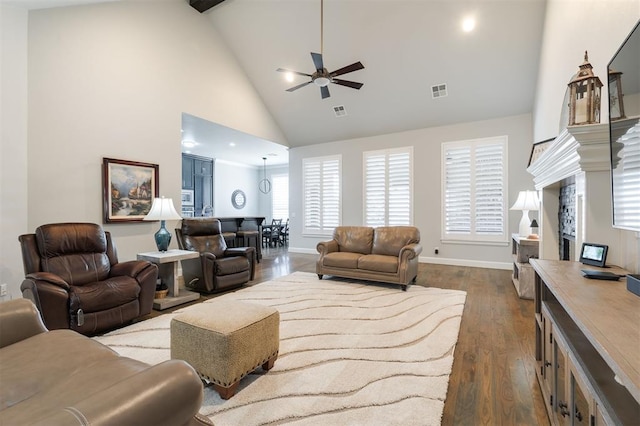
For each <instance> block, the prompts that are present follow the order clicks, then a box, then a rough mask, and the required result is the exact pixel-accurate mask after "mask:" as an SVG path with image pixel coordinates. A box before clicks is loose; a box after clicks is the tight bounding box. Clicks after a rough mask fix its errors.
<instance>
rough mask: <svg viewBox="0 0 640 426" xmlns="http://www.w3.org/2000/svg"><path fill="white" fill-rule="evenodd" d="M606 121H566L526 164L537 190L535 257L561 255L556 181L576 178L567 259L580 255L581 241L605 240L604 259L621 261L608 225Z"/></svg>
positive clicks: (558, 185)
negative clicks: (572, 123)
mask: <svg viewBox="0 0 640 426" xmlns="http://www.w3.org/2000/svg"><path fill="white" fill-rule="evenodd" d="M609 149H610V148H609V124H608V123H604V124H588V125H583V126H571V127H568V128H567V129H566V130H564V131H563V132H562V133H560V135H558V137H557V138H556V139H555V140H554V141H553V142H552V143H551V145H550V146H549V147H548V148H547V149H546V150H545V151H544V152H543V153H542V154H541V155H540V157H538V159H537V160H536V161H535V163H533V164H531V165H530V166H529V167H528V168H527V171H528V172H529V173H531V174H532V175H533V182H534V185H535V187H536V189H537V190H538V191H540V200H541V203H540V212H539V219H540V220H539V224H540V258H542V259H559V258H560V254H559V252H560V239H561V238H562V237H561V236H560V235H559V234H560V224H559V218H558V216H559V208H560V202H559V198H560V197H559V196H560V192H561V187H562V186H563V185H566V184H567V183H574V184H575V199H574V203H575V205H574V206H572V210H573V211H574V212H575V218H574V223H575V240H574V241H571V242H570V243H569V244H570V250H569V257H570V260H573V261H577V260H578V259H579V249H580V247H581V246H582V243H583V242H585V241H588V242H597V243H600V244H606V245H609V247H610V250H609V258H608V261H610V263H612V264H624V263H621V258H620V256H621V253H620V251H619V250H617V247H618V246H619V236H618V231H617V230H614V229H613V228H612V227H611V175H610V173H611V172H610V164H609V163H610V154H609Z"/></svg>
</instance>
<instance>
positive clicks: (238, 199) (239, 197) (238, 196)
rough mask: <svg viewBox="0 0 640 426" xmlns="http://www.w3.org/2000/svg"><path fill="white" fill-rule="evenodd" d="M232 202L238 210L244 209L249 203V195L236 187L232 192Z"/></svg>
mask: <svg viewBox="0 0 640 426" xmlns="http://www.w3.org/2000/svg"><path fill="white" fill-rule="evenodd" d="M231 204H232V205H233V207H234V208H236V209H238V210H242V209H243V208H244V206H245V205H246V204H247V196H246V194H245V193H244V191H243V190H241V189H236V190H235V191H233V194H231Z"/></svg>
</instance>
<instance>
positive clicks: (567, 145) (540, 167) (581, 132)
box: [527, 123, 610, 190]
mask: <svg viewBox="0 0 640 426" xmlns="http://www.w3.org/2000/svg"><path fill="white" fill-rule="evenodd" d="M609 162H610V159H609V125H608V124H607V123H604V124H588V125H583V126H571V127H568V128H567V129H565V130H563V131H562V133H560V135H558V137H557V138H555V140H554V141H553V142H552V143H551V146H549V147H548V148H547V149H546V150H545V151H544V152H543V153H542V154H541V155H540V157H538V159H537V160H536V162H535V163H533V164H531V165H530V166H529V167H528V168H527V171H528V172H529V173H531V174H532V175H533V182H534V185H535V187H536V189H537V190H541V189H543V188H545V187H547V186H549V185H552V184H554V183H556V182H560V181H562V180H563V179H566V178H569V177H572V176H575V175H577V174H578V173H580V172H594V171H608V170H609V167H610V165H609Z"/></svg>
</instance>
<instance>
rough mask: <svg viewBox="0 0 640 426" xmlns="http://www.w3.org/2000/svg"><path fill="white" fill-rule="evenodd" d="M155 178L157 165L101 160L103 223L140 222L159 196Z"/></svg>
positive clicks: (157, 175)
mask: <svg viewBox="0 0 640 426" xmlns="http://www.w3.org/2000/svg"><path fill="white" fill-rule="evenodd" d="M158 179H159V166H158V165H157V164H151V163H141V162H138V161H128V160H118V159H115V158H103V159H102V209H103V213H104V223H120V222H124V223H126V222H141V221H142V220H143V219H144V217H145V216H146V215H147V213H149V210H151V205H152V204H153V199H154V198H156V197H158V196H159V195H158V194H159V193H160V188H159V185H158V183H159V180H158Z"/></svg>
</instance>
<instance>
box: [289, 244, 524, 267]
mask: <svg viewBox="0 0 640 426" xmlns="http://www.w3.org/2000/svg"><path fill="white" fill-rule="evenodd" d="M289 251H290V252H291V253H303V254H318V252H317V251H316V249H310V248H301V247H289ZM418 262H420V263H435V264H438V265H451V266H469V267H472V268H487V269H504V270H506V271H510V270H512V269H513V264H512V263H509V262H487V261H484V260H469V259H448V258H445V257H426V256H420V258H419V259H418Z"/></svg>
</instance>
